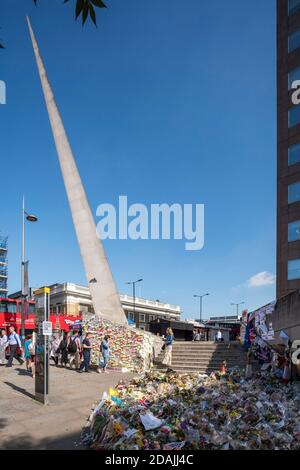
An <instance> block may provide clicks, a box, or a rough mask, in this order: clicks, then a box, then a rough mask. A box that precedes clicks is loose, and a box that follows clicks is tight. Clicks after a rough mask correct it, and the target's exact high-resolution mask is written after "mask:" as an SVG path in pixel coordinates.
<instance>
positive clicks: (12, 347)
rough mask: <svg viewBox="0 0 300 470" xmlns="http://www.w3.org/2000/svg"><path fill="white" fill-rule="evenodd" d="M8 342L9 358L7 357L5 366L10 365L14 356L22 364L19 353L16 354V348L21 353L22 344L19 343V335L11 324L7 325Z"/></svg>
mask: <svg viewBox="0 0 300 470" xmlns="http://www.w3.org/2000/svg"><path fill="white" fill-rule="evenodd" d="M8 344H9V358H8V361H7V364H6V367H12V363H13V359H14V358H15V359H17V361H18V362H19V363H20V364H21V365H22V364H23V363H24V361H23V359H22V358H21V357H20V356H21V354H19V355H18V349H19V351H21V353H22V344H21V340H20V336H19V335H18V334H17V333H16V331H15V328H14V327H13V326H10V327H9V337H8Z"/></svg>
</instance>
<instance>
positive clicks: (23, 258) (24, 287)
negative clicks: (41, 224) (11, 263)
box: [21, 196, 38, 343]
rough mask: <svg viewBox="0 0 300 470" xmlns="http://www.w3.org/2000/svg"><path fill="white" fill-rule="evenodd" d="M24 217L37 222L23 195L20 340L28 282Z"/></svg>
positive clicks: (23, 330)
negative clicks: (30, 212) (26, 205)
mask: <svg viewBox="0 0 300 470" xmlns="http://www.w3.org/2000/svg"><path fill="white" fill-rule="evenodd" d="M25 217H26V220H27V221H28V222H37V221H38V218H37V217H36V216H35V215H33V214H28V213H27V212H26V211H25V199H24V196H23V204H22V264H21V295H22V299H23V302H22V303H23V308H22V312H21V335H22V342H23V343H24V341H25V305H26V300H27V296H28V283H27V282H26V285H25V266H26V265H27V266H26V277H27V276H28V261H25Z"/></svg>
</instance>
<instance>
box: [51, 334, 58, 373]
mask: <svg viewBox="0 0 300 470" xmlns="http://www.w3.org/2000/svg"><path fill="white" fill-rule="evenodd" d="M59 346H60V339H59V334H58V333H54V337H53V340H52V343H51V353H50V359H52V360H53V361H54V363H55V365H56V367H57V366H58V358H59Z"/></svg>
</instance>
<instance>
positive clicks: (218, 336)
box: [217, 330, 222, 341]
mask: <svg viewBox="0 0 300 470" xmlns="http://www.w3.org/2000/svg"><path fill="white" fill-rule="evenodd" d="M217 341H222V332H221V330H218V332H217Z"/></svg>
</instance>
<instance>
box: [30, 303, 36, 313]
mask: <svg viewBox="0 0 300 470" xmlns="http://www.w3.org/2000/svg"><path fill="white" fill-rule="evenodd" d="M28 313H35V304H29V305H28Z"/></svg>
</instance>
